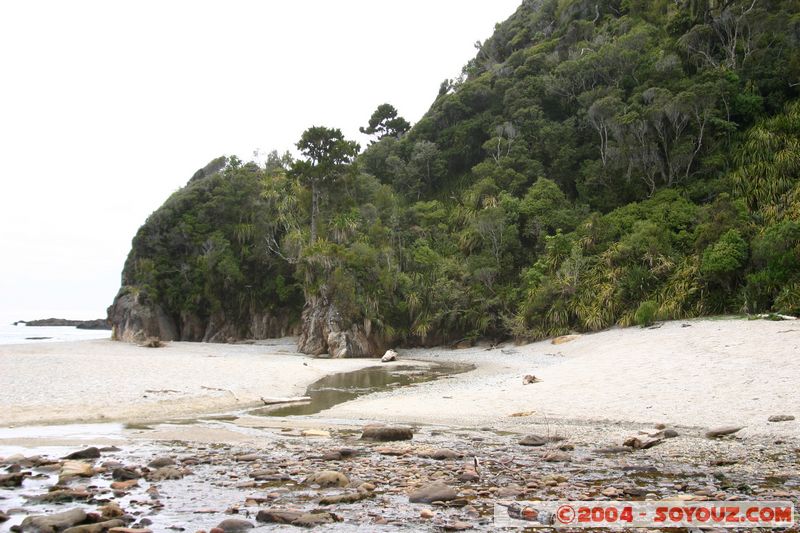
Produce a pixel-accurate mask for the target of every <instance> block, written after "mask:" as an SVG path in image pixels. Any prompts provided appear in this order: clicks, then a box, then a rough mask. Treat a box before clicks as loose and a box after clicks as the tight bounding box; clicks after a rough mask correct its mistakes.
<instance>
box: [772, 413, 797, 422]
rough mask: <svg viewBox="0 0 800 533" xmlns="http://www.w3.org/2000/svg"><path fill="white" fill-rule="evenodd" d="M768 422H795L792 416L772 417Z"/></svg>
mask: <svg viewBox="0 0 800 533" xmlns="http://www.w3.org/2000/svg"><path fill="white" fill-rule="evenodd" d="M767 420H769V421H770V422H791V421H792V420H794V416H792V415H772V416H771V417H769V418H768V419H767Z"/></svg>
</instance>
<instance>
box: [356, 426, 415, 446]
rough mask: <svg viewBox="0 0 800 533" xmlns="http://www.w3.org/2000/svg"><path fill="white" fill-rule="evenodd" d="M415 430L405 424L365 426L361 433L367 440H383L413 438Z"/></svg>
mask: <svg viewBox="0 0 800 533" xmlns="http://www.w3.org/2000/svg"><path fill="white" fill-rule="evenodd" d="M413 437H414V432H413V430H412V429H411V428H409V427H403V426H380V425H369V426H365V427H364V430H363V431H362V433H361V438H362V439H365V440H377V441H382V442H387V441H394V440H411V439H412V438H413Z"/></svg>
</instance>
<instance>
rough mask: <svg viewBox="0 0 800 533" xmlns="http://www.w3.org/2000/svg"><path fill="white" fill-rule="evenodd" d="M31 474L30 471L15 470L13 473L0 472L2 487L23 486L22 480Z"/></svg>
mask: <svg viewBox="0 0 800 533" xmlns="http://www.w3.org/2000/svg"><path fill="white" fill-rule="evenodd" d="M29 475H30V472H14V473H11V474H0V487H21V486H22V481H23V480H24V479H25V478H26V477H28V476H29Z"/></svg>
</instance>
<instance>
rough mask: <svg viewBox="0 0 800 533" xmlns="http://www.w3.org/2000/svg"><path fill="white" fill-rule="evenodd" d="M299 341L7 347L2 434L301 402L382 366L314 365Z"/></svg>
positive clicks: (0, 363)
mask: <svg viewBox="0 0 800 533" xmlns="http://www.w3.org/2000/svg"><path fill="white" fill-rule="evenodd" d="M295 346H296V344H295V339H275V340H273V341H269V342H268V344H267V345H261V344H259V345H241V344H239V345H230V344H201V343H187V342H172V343H169V344H168V345H167V346H165V347H163V348H142V347H139V346H136V345H132V344H127V343H121V342H114V341H110V340H93V341H76V342H64V343H52V344H25V345H2V346H0V405H1V406H2V408H0V427H2V426H9V425H23V424H44V423H58V422H68V421H69V422H98V421H111V420H117V421H159V420H165V419H167V418H170V417H176V416H187V415H192V414H199V413H209V412H217V411H225V410H228V411H231V410H235V409H238V408H244V407H248V406H251V405H257V404H258V403H259V402H260V400H259V398H260V397H287V396H299V395H302V394H303V393H304V392H305V389H306V387H307V386H308V385H309V384H310V383H312V382H314V381H316V380H317V379H319V378H321V377H323V376H325V375H327V374H331V373H335V372H347V371H351V370H357V369H359V368H364V367H366V366H370V365H374V364H377V363H376V361H374V360H365V359H361V360H356V359H347V360H330V359H313V358H310V357H307V356H303V355H301V354H298V353H296V351H295Z"/></svg>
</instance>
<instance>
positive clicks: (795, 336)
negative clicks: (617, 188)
mask: <svg viewBox="0 0 800 533" xmlns="http://www.w3.org/2000/svg"><path fill="white" fill-rule="evenodd" d="M401 353H402V356H403V357H407V358H416V359H422V360H431V361H445V360H446V361H461V362H470V363H473V364H475V365H476V366H477V369H476V370H475V371H474V372H470V373H468V374H463V375H460V376H456V377H454V378H452V379H447V380H441V381H435V382H430V383H424V384H420V385H417V386H415V387H414V390H413V392H410V391H408V390H398V391H393V392H387V393H380V394H374V395H370V396H366V397H362V398H359V399H357V400H355V401H352V402H348V403H346V404H341V405H339V406H337V407H335V408H333V409H331V410H329V411H327V412H325V413H322V414H321V415H320V416H328V417H334V418H364V419H385V420H391V421H398V422H419V423H435V424H447V425H461V426H481V425H492V426H495V427H514V426H521V425H525V424H530V423H536V424H547V423H551V424H552V423H558V422H565V421H573V422H574V421H597V422H623V423H638V424H653V423H665V424H669V425H680V426H689V427H713V426H724V425H738V426H746V428H745V430H744V432H743V433H748V432H749V433H751V434H752V433H765V434H791V435H795V436H800V423H798V422H797V421H792V422H786V423H780V424H775V423H769V422H768V421H767V419H768V418H769V417H770V416H772V415H776V414H790V415H794V416H798V417H800V393H798V387H797V384H798V382H800V366H798V365H797V364H796V358H797V355H798V353H800V322H797V321H793V320H792V321H777V322H773V321H766V320H744V319H719V318H717V319H699V320H691V321H676V322H667V323H664V324H660V325H659V326H657V327H656V328H655V329H642V328H638V327H634V328H625V329H613V330H608V331H604V332H600V333H595V334H589V335H580V336H575V337H574V338H572V340H569V341H568V342H565V343H563V344H553V341H551V340H546V341H542V342H537V343H532V344H527V345H524V346H513V345H510V344H506V345H504V346H502V347H500V348H496V349H492V350H487V349H486V348H485V347H476V348H470V349H465V350H407V351H404V352H401ZM528 374H530V375H535V376H536V377H537V378H538V379H540V380H541V381H540V382H538V383H533V384H529V385H524V384H523V377H524V376H525V375H528Z"/></svg>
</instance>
